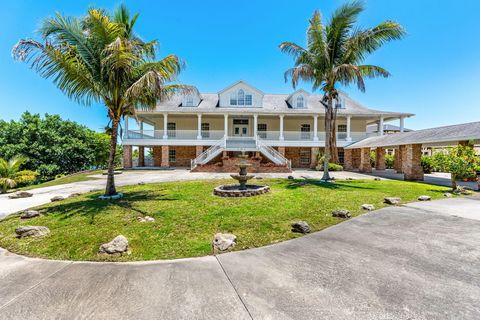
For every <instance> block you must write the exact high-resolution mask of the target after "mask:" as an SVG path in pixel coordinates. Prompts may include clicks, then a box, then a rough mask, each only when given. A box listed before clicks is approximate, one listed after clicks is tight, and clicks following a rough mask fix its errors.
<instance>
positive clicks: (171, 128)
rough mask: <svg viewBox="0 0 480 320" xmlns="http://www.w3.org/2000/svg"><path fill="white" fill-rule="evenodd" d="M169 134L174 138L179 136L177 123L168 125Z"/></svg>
mask: <svg viewBox="0 0 480 320" xmlns="http://www.w3.org/2000/svg"><path fill="white" fill-rule="evenodd" d="M167 134H168V136H169V137H172V138H175V137H176V136H177V124H176V123H175V122H169V123H167Z"/></svg>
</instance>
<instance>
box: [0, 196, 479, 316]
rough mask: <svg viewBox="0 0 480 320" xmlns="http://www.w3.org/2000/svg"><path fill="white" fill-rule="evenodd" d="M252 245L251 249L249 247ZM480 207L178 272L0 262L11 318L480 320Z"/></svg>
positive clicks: (412, 217) (170, 267)
mask: <svg viewBox="0 0 480 320" xmlns="http://www.w3.org/2000/svg"><path fill="white" fill-rule="evenodd" d="M240 241H241V239H240ZM479 243H480V198H478V197H476V198H475V197H470V198H461V199H445V200H439V201H432V202H428V203H414V204H410V205H406V206H403V207H389V208H384V209H381V210H378V211H375V212H371V213H368V214H365V215H363V216H361V217H358V218H354V219H351V220H349V221H346V222H344V223H341V224H339V225H336V226H334V227H331V228H328V229H326V230H324V231H321V232H317V233H314V234H311V235H308V236H304V237H302V238H299V239H295V240H291V241H286V242H283V243H280V244H275V245H271V246H267V247H263V248H258V249H252V250H246V251H240V252H233V253H227V254H223V255H219V256H216V257H214V256H208V257H202V258H194V259H184V260H176V261H160V262H158V261H157V262H145V263H87V262H62V261H48V260H40V259H31V258H25V257H21V256H17V255H13V254H9V253H7V252H5V251H3V252H2V253H1V254H0V318H1V319H222V320H225V319H228V320H234V319H275V320H277V319H480V271H479V270H480V246H479Z"/></svg>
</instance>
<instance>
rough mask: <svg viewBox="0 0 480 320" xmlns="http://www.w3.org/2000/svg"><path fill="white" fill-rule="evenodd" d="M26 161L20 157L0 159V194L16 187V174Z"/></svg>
mask: <svg viewBox="0 0 480 320" xmlns="http://www.w3.org/2000/svg"><path fill="white" fill-rule="evenodd" d="M25 161H26V159H25V158H24V157H21V156H15V157H12V158H11V159H10V160H8V161H7V160H5V159H3V158H0V190H1V193H5V192H7V190H8V189H11V188H15V187H16V186H17V178H18V176H17V173H18V172H19V171H20V166H21V165H22V163H24V162H25Z"/></svg>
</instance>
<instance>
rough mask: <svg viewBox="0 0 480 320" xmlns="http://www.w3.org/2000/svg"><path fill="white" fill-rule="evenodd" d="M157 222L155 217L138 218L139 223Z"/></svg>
mask: <svg viewBox="0 0 480 320" xmlns="http://www.w3.org/2000/svg"><path fill="white" fill-rule="evenodd" d="M153 221H155V218H154V217H150V216H145V217H138V222H153Z"/></svg>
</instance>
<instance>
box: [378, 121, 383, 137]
mask: <svg viewBox="0 0 480 320" xmlns="http://www.w3.org/2000/svg"><path fill="white" fill-rule="evenodd" d="M378 133H379V134H380V135H381V136H383V116H380V121H379V122H378Z"/></svg>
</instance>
